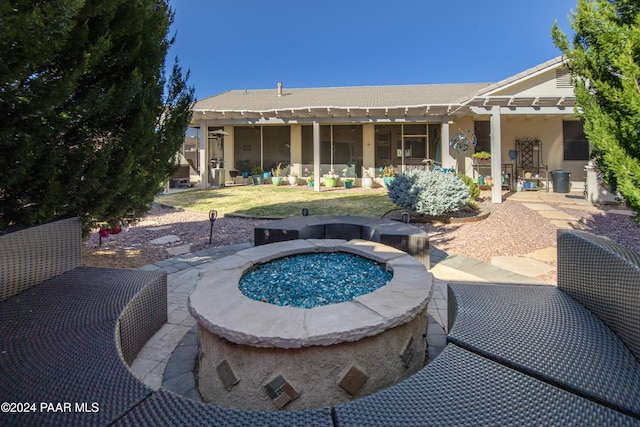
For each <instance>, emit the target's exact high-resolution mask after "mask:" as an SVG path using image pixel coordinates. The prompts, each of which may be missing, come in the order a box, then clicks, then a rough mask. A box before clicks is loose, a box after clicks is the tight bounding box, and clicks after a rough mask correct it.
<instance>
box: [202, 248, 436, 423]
mask: <svg viewBox="0 0 640 427" xmlns="http://www.w3.org/2000/svg"><path fill="white" fill-rule="evenodd" d="M322 252H326V253H333V252H336V253H347V254H356V255H358V256H359V257H362V258H365V259H367V260H371V261H375V262H376V263H380V264H381V265H382V266H384V269H386V270H387V271H389V272H390V273H392V277H391V279H390V280H389V281H388V282H387V283H386V284H385V285H383V286H381V287H378V288H377V289H375V290H373V291H372V292H368V293H364V294H361V295H359V296H356V297H353V299H351V300H349V301H346V302H340V303H335V304H325V305H320V306H317V307H314V308H297V307H290V306H279V305H275V304H271V303H269V302H266V300H263V301H260V300H255V299H251V298H249V297H247V296H245V295H244V294H243V293H242V291H241V290H240V289H239V282H240V280H241V278H242V277H243V275H244V274H245V273H247V272H251V271H253V270H255V269H256V268H258V267H259V266H261V265H263V264H266V263H269V262H270V261H273V260H277V259H281V258H284V257H290V256H293V255H299V254H312V253H322ZM321 268H329V269H330V268H331V266H330V265H329V264H327V265H325V266H318V269H321ZM359 280H361V279H359ZM432 286H433V279H432V276H431V274H430V273H429V272H427V270H426V268H425V267H424V265H423V264H422V263H420V262H419V261H417V260H416V259H414V258H413V257H411V256H409V255H407V254H405V253H404V252H401V251H399V250H397V249H394V248H391V247H389V246H385V245H382V244H379V243H374V242H369V241H364V240H352V241H349V242H347V241H344V240H332V239H327V240H323V239H318V240H294V241H288V242H281V243H272V244H268V245H263V246H258V247H254V248H250V249H246V250H243V251H240V252H237V253H236V254H234V255H231V256H228V257H225V258H223V259H221V260H219V261H216V262H212V263H210V264H209V265H207V266H206V267H204V268H203V271H202V273H201V279H200V280H199V282H198V284H197V286H196V288H195V290H194V291H193V293H192V294H191V295H190V297H189V310H190V312H191V314H192V315H193V316H194V317H195V319H196V321H197V323H198V337H199V347H200V351H199V363H198V366H199V367H198V373H197V377H198V388H199V390H200V394H201V395H202V397H203V399H204V400H205V401H208V402H212V403H216V404H218V405H223V406H229V407H235V408H242V409H286V410H297V409H306V408H315V407H321V406H326V405H335V404H337V403H341V402H345V401H348V400H350V399H353V398H357V397H362V396H366V395H368V394H371V393H374V392H376V391H378V390H380V389H382V388H386V387H388V386H390V385H392V384H394V383H396V382H398V381H400V380H402V379H404V378H406V377H408V376H410V375H411V374H413V373H415V372H416V371H417V370H419V369H420V368H421V367H422V366H423V365H424V358H425V349H426V333H427V325H428V321H427V315H426V309H427V304H428V302H429V299H430V297H431V293H432Z"/></svg>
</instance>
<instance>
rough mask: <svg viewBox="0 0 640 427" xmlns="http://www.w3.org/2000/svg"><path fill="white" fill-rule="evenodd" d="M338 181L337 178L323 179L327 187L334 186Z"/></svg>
mask: <svg viewBox="0 0 640 427" xmlns="http://www.w3.org/2000/svg"><path fill="white" fill-rule="evenodd" d="M337 183H338V178H325V179H324V185H325V186H326V187H327V188H333V187H335V186H336V184H337Z"/></svg>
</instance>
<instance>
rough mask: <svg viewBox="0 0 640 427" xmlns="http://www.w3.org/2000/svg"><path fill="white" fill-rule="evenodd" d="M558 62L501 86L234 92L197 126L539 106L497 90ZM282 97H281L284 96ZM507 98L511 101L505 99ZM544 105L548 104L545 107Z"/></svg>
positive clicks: (204, 111) (217, 99)
mask: <svg viewBox="0 0 640 427" xmlns="http://www.w3.org/2000/svg"><path fill="white" fill-rule="evenodd" d="M561 62H562V58H561V57H558V58H554V59H552V60H550V61H547V62H545V63H544V64H541V65H539V66H537V67H533V68H531V69H529V70H526V71H523V72H522V73H519V74H517V75H515V76H512V77H509V78H507V79H505V80H502V81H500V82H498V83H458V84H422V85H401V86H400V85H399V86H350V87H324V88H286V87H284V88H283V89H282V90H281V91H280V90H279V89H278V87H277V86H276V87H274V88H273V89H249V90H231V91H228V92H224V93H221V94H218V95H215V96H211V97H208V98H204V99H202V100H199V101H197V102H196V103H195V105H194V107H193V113H194V114H193V118H192V122H194V123H195V122H197V121H198V120H201V119H214V120H218V121H221V122H225V121H226V122H234V121H248V122H257V121H264V120H272V119H276V120H283V121H287V120H305V119H306V120H311V119H317V118H323V119H327V118H337V119H349V118H351V119H355V118H361V119H363V118H374V117H377V118H385V117H391V118H403V117H404V118H412V119H415V118H419V117H422V118H424V117H426V116H439V115H440V116H441V115H445V114H455V113H456V112H460V111H468V109H469V107H477V106H484V107H488V106H491V105H501V106H535V105H536V103H540V99H539V98H537V99H536V98H535V97H525V98H523V99H518V100H515V99H514V97H504V96H502V97H500V96H498V97H494V96H493V93H495V92H496V91H498V90H500V89H503V88H505V87H508V86H509V85H512V84H515V83H517V82H519V81H522V80H525V79H528V78H530V77H531V76H533V75H535V74H538V73H540V72H543V71H547V70H549V69H551V68H554V67H555V68H557V67H558V65H559V64H560V63H561ZM279 95H280V96H279ZM503 98H505V99H503ZM545 102H546V104H544V105H560V104H562V105H563V106H565V104H567V105H568V104H571V102H572V101H571V100H566V99H564V98H563V99H562V100H559V99H556V98H554V99H553V100H545ZM541 105H542V104H541Z"/></svg>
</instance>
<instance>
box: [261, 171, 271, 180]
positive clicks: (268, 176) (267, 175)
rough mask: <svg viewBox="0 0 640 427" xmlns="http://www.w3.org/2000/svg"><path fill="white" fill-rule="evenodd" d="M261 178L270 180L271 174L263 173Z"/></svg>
mask: <svg viewBox="0 0 640 427" xmlns="http://www.w3.org/2000/svg"><path fill="white" fill-rule="evenodd" d="M262 176H263V177H264V179H269V178H271V172H265V173H263V174H262Z"/></svg>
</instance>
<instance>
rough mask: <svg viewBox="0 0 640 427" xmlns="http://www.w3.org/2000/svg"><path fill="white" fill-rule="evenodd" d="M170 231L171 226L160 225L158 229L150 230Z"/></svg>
mask: <svg viewBox="0 0 640 427" xmlns="http://www.w3.org/2000/svg"><path fill="white" fill-rule="evenodd" d="M170 229H171V226H170V225H160V226H158V227H151V228H149V231H162V230H170Z"/></svg>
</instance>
